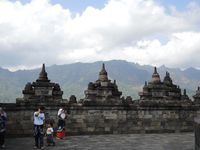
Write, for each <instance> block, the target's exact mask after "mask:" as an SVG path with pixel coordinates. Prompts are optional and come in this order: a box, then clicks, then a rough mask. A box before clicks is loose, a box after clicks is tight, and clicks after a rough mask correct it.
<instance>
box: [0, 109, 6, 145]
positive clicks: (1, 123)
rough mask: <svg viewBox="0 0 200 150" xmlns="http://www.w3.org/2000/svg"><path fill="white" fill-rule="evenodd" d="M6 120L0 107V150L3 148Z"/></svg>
mask: <svg viewBox="0 0 200 150" xmlns="http://www.w3.org/2000/svg"><path fill="white" fill-rule="evenodd" d="M6 120H7V115H6V113H5V111H3V109H2V108H1V107H0V148H5V133H6Z"/></svg>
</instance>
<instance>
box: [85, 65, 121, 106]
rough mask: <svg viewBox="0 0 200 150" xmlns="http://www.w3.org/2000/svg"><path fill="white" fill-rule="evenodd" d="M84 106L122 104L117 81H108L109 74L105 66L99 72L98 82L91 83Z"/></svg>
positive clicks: (86, 92)
mask: <svg viewBox="0 0 200 150" xmlns="http://www.w3.org/2000/svg"><path fill="white" fill-rule="evenodd" d="M84 93H85V98H84V104H86V105H87V104H89V105H118V104H121V99H120V97H121V95H122V92H121V91H119V90H118V86H117V84H116V81H115V80H114V82H111V80H109V79H108V73H107V71H106V69H105V65H104V64H103V65H102V69H101V71H100V72H99V78H98V80H96V82H94V83H93V82H90V83H89V84H88V89H87V90H85V92H84Z"/></svg>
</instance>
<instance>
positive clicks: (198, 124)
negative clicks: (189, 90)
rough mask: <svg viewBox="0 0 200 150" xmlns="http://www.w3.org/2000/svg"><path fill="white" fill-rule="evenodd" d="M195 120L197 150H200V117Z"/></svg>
mask: <svg viewBox="0 0 200 150" xmlns="http://www.w3.org/2000/svg"><path fill="white" fill-rule="evenodd" d="M197 116H198V118H195V121H194V122H195V123H194V131H195V132H194V133H195V150H200V117H199V114H198V115H197Z"/></svg>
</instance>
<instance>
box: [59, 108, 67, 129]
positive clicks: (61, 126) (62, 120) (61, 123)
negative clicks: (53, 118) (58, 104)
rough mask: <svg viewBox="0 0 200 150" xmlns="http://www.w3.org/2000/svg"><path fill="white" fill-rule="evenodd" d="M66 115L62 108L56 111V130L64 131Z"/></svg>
mask: <svg viewBox="0 0 200 150" xmlns="http://www.w3.org/2000/svg"><path fill="white" fill-rule="evenodd" d="M66 116H67V113H66V111H65V109H64V108H63V107H62V108H60V109H59V110H58V129H59V130H64V129H65V119H66Z"/></svg>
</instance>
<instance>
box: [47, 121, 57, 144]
mask: <svg viewBox="0 0 200 150" xmlns="http://www.w3.org/2000/svg"><path fill="white" fill-rule="evenodd" d="M47 127H48V128H47V131H46V135H47V146H50V145H51V144H53V146H55V142H54V140H53V133H54V130H53V123H50V124H48V125H47Z"/></svg>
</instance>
